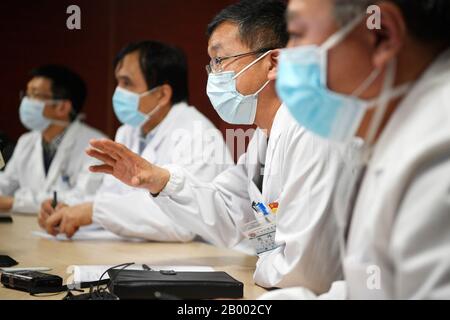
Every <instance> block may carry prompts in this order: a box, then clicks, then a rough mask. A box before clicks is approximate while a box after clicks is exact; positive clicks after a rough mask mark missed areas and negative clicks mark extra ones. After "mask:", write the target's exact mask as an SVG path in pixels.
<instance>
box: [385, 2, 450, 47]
mask: <svg viewBox="0 0 450 320" xmlns="http://www.w3.org/2000/svg"><path fill="white" fill-rule="evenodd" d="M391 1H392V2H394V3H395V4H397V5H398V6H399V7H400V9H401V10H402V12H403V14H404V16H405V19H406V23H407V25H408V28H409V29H410V30H411V33H412V34H413V35H415V36H416V37H417V38H418V39H420V40H423V41H430V42H445V43H447V44H450V1H449V0H391Z"/></svg>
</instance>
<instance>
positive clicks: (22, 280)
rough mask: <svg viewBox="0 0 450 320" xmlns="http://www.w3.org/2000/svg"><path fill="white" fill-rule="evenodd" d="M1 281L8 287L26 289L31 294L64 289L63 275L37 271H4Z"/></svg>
mask: <svg viewBox="0 0 450 320" xmlns="http://www.w3.org/2000/svg"><path fill="white" fill-rule="evenodd" d="M1 283H2V284H3V285H4V286H5V287H6V288H10V289H16V290H20V291H25V292H28V293H30V294H39V293H53V292H55V293H56V292H62V291H64V287H63V279H62V278H61V277H58V276H55V275H51V274H46V273H42V272H37V271H17V272H3V273H2V276H1Z"/></svg>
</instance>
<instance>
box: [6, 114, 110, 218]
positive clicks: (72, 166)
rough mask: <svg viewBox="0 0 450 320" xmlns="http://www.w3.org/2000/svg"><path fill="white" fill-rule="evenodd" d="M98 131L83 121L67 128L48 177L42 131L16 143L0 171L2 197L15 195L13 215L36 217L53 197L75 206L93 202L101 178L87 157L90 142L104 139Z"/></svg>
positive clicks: (27, 135)
mask: <svg viewBox="0 0 450 320" xmlns="http://www.w3.org/2000/svg"><path fill="white" fill-rule="evenodd" d="M104 137H105V136H104V135H103V134H102V133H100V132H99V131H97V130H95V129H93V128H90V127H89V126H87V125H85V124H83V123H81V122H80V121H75V122H73V123H72V124H71V125H70V127H69V128H68V129H67V132H66V134H65V135H64V137H63V140H62V142H61V144H60V146H59V147H58V150H57V152H56V154H55V157H54V159H53V161H52V163H51V166H50V168H49V171H48V175H47V176H46V175H45V169H44V158H43V149H42V134H41V132H35V131H34V132H29V133H26V134H24V135H23V136H22V137H21V138H20V139H19V142H18V143H17V146H16V148H15V150H14V153H13V156H12V158H11V159H10V161H9V162H8V165H7V166H6V169H5V171H4V172H0V195H3V196H13V197H14V205H13V208H12V211H13V212H16V213H32V214H37V213H38V212H39V210H40V206H41V203H42V202H43V201H44V200H47V199H50V198H53V192H54V191H57V192H58V200H59V201H60V202H64V203H67V204H69V205H75V204H79V203H82V202H84V201H87V200H92V199H93V196H94V195H95V193H96V192H97V190H98V188H99V187H100V185H101V183H102V177H100V176H94V175H92V174H91V173H90V172H89V166H91V165H93V164H95V163H97V162H96V161H94V160H92V158H90V157H88V156H87V155H86V154H85V150H86V148H87V147H88V146H89V140H91V139H98V138H104Z"/></svg>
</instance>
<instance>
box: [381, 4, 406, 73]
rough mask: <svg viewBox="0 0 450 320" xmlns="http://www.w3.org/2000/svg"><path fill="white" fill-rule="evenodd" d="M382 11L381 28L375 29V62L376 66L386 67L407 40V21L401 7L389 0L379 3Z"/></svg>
mask: <svg viewBox="0 0 450 320" xmlns="http://www.w3.org/2000/svg"><path fill="white" fill-rule="evenodd" d="M379 7H380V9H381V10H380V11H381V28H380V29H379V30H377V29H376V30H374V34H375V51H374V54H373V64H374V66H375V68H378V69H384V68H385V67H386V66H387V64H388V63H389V62H390V61H392V59H393V58H394V57H396V56H397V55H398V54H399V52H400V50H401V48H402V46H403V45H404V43H405V40H406V32H407V31H406V30H407V27H406V23H405V19H404V16H403V14H402V12H401V10H400V8H399V7H398V6H397V5H395V4H393V3H389V2H383V3H381V4H379Z"/></svg>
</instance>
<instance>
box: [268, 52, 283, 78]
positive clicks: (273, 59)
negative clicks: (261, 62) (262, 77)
mask: <svg viewBox="0 0 450 320" xmlns="http://www.w3.org/2000/svg"><path fill="white" fill-rule="evenodd" d="M280 53H281V50H280V49H276V50H272V52H271V53H270V54H269V58H270V67H269V74H268V75H267V79H268V80H271V81H275V80H276V79H277V71H278V59H279V58H280Z"/></svg>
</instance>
